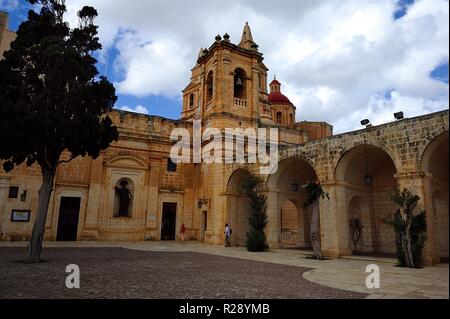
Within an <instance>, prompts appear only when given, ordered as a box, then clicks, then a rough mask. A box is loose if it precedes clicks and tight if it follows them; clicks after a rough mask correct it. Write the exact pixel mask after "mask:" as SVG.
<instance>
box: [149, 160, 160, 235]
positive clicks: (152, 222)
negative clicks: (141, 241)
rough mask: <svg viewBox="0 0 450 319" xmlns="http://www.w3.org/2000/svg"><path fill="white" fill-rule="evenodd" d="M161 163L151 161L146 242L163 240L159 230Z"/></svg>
mask: <svg viewBox="0 0 450 319" xmlns="http://www.w3.org/2000/svg"><path fill="white" fill-rule="evenodd" d="M160 169H161V161H160V160H159V159H153V158H152V159H151V162H150V169H149V172H147V174H149V183H148V196H147V216H146V220H147V221H146V225H145V228H146V231H145V239H146V240H156V239H158V238H161V234H160V232H161V229H158V220H159V219H160V218H159V216H158V213H159V212H158V203H159V183H160V175H161V170H160Z"/></svg>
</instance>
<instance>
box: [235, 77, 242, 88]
mask: <svg viewBox="0 0 450 319" xmlns="http://www.w3.org/2000/svg"><path fill="white" fill-rule="evenodd" d="M236 86H244V83H242V79H241V78H240V77H238V78H237V80H236Z"/></svg>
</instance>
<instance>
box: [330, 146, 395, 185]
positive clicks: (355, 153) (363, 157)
mask: <svg viewBox="0 0 450 319" xmlns="http://www.w3.org/2000/svg"><path fill="white" fill-rule="evenodd" d="M380 159H381V160H384V161H389V162H391V163H392V165H393V167H394V170H395V172H398V170H397V166H396V165H395V159H394V158H393V157H392V156H391V155H390V154H389V152H387V151H386V150H385V149H383V148H380V147H378V146H375V145H373V144H358V145H356V146H354V147H352V148H351V149H349V150H346V151H345V152H343V155H342V156H341V157H340V158H339V161H338V163H337V165H336V168H335V179H336V181H340V182H342V181H344V179H345V174H346V171H347V169H349V166H350V163H352V162H355V160H356V161H358V160H360V161H359V162H360V163H362V164H364V165H365V164H368V166H369V167H363V169H366V168H368V170H369V172H368V173H371V172H374V171H376V170H377V168H378V167H377V165H380V164H382V162H381V161H379V160H380ZM367 162H368V163H367ZM370 166H372V167H370ZM351 169H354V167H351ZM365 173H367V172H365ZM365 173H363V174H362V176H361V180H360V181H361V182H363V181H364V174H365Z"/></svg>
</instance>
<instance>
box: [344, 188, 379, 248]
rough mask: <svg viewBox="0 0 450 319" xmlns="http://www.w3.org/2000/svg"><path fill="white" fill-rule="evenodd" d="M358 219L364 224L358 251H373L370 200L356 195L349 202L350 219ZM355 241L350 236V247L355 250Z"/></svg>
mask: <svg viewBox="0 0 450 319" xmlns="http://www.w3.org/2000/svg"><path fill="white" fill-rule="evenodd" d="M351 218H355V219H358V220H359V221H360V222H361V224H362V225H363V226H364V228H363V230H362V236H361V238H360V240H359V242H358V244H357V251H359V252H361V253H370V252H373V250H374V249H373V248H374V247H373V240H372V218H371V214H370V206H369V202H368V201H367V199H366V198H364V197H361V196H358V195H356V196H354V197H353V198H352V199H351V200H350V202H349V204H348V219H349V220H350V219H351ZM354 248H355V247H354V243H353V241H352V238H351V237H350V236H349V249H351V251H353V250H354Z"/></svg>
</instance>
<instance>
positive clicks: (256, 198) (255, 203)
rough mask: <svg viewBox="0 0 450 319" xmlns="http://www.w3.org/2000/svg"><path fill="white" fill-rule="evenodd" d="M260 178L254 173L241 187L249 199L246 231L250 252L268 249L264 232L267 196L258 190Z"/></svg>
mask: <svg viewBox="0 0 450 319" xmlns="http://www.w3.org/2000/svg"><path fill="white" fill-rule="evenodd" d="M260 183H261V179H260V178H259V177H257V176H255V175H250V176H248V177H247V178H246V179H245V181H244V183H243V189H244V191H245V193H246V194H247V196H248V198H249V201H250V214H249V217H248V223H249V230H248V232H247V250H248V251H250V252H264V251H267V250H268V249H269V245H268V244H267V238H266V233H265V232H264V229H265V228H266V226H267V222H268V221H267V213H266V210H267V196H265V195H263V194H261V193H260V192H259V191H258V186H259V185H260Z"/></svg>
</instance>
